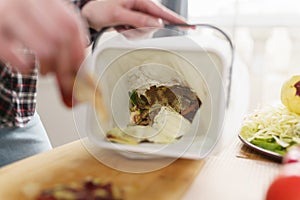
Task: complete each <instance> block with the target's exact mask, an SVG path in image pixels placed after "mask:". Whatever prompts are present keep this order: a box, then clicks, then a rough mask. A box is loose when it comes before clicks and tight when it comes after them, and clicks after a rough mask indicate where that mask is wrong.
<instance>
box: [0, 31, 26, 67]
mask: <svg viewBox="0 0 300 200" xmlns="http://www.w3.org/2000/svg"><path fill="white" fill-rule="evenodd" d="M0 44H1V45H0V60H2V61H3V62H7V63H9V64H10V65H11V66H15V67H16V68H17V69H18V70H20V71H24V72H25V71H27V70H28V68H29V67H28V65H29V63H28V62H27V61H26V59H24V57H22V56H21V55H20V53H19V52H18V51H17V50H16V48H14V47H15V46H14V45H13V42H12V41H11V40H8V39H7V38H6V37H5V36H4V35H2V34H0Z"/></svg>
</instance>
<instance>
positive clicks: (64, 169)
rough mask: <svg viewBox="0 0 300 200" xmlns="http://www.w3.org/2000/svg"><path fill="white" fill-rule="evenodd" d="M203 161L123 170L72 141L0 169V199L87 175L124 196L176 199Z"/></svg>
mask: <svg viewBox="0 0 300 200" xmlns="http://www.w3.org/2000/svg"><path fill="white" fill-rule="evenodd" d="M116 156H119V155H117V154H116ZM114 159H116V158H114ZM122 159H123V160H124V158H122ZM203 163H204V161H195V160H185V159H178V160H176V161H175V162H173V163H172V164H171V165H169V166H167V167H165V168H162V169H160V170H156V171H154V172H148V173H138V174H135V173H125V172H120V171H118V170H114V169H112V168H109V167H107V166H105V165H103V164H101V163H100V162H99V161H98V160H96V159H95V158H94V157H93V156H91V155H90V154H89V153H88V152H87V150H86V149H85V148H84V147H83V145H82V144H81V143H80V141H76V142H73V143H70V144H67V145H64V146H62V147H59V148H56V149H54V150H52V151H49V152H46V153H43V154H40V155H37V156H33V157H31V158H28V159H25V160H22V161H19V162H17V163H15V164H12V165H9V166H7V167H4V168H2V169H0V199H1V200H27V199H28V200H29V199H35V198H34V197H35V196H36V195H37V194H38V193H39V192H40V191H41V190H43V189H47V188H51V187H53V186H54V185H57V184H62V183H70V182H76V181H81V180H83V179H84V178H86V177H89V176H91V177H96V178H100V179H102V180H103V181H104V182H111V183H112V184H114V185H116V186H118V187H120V188H122V189H124V191H125V195H124V197H125V199H130V200H141V199H143V200H148V199H149V200H150V199H151V200H153V199H155V200H159V199H164V200H165V199H166V200H168V199H170V200H176V199H180V198H181V197H182V195H183V194H184V192H185V191H186V190H187V188H188V187H189V186H190V184H191V183H192V181H193V180H194V178H195V177H196V176H197V174H198V172H199V170H200V169H201V167H202V166H203Z"/></svg>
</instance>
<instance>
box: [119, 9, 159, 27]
mask: <svg viewBox="0 0 300 200" xmlns="http://www.w3.org/2000/svg"><path fill="white" fill-rule="evenodd" d="M115 17H116V18H115V19H114V20H115V21H116V22H118V23H120V24H130V25H132V26H134V27H137V28H140V27H162V24H161V23H160V21H159V19H158V18H154V17H152V16H150V15H147V14H144V13H141V12H138V11H132V10H127V9H120V10H119V14H118V15H116V16H115Z"/></svg>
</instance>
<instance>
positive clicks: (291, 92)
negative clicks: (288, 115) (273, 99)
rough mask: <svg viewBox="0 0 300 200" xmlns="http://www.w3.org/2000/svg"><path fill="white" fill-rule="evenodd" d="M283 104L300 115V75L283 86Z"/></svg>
mask: <svg viewBox="0 0 300 200" xmlns="http://www.w3.org/2000/svg"><path fill="white" fill-rule="evenodd" d="M281 102H282V103H283V105H285V106H286V107H287V109H289V110H290V111H291V112H295V113H297V114H300V75H297V76H293V77H292V78H290V79H289V80H288V81H286V82H285V83H284V84H283V85H282V88H281Z"/></svg>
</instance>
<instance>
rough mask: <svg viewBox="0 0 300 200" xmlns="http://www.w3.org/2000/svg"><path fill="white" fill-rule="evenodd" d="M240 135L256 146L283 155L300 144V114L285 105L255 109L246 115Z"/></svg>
mask: <svg viewBox="0 0 300 200" xmlns="http://www.w3.org/2000/svg"><path fill="white" fill-rule="evenodd" d="M240 135H241V136H242V137H243V138H245V139H246V140H247V141H249V142H251V143H252V144H254V145H256V146H259V147H262V148H264V149H268V150H271V151H274V152H277V153H279V154H281V155H283V154H285V153H286V151H287V150H288V149H289V148H290V147H291V146H294V145H297V144H300V115H298V114H296V113H293V112H290V111H289V110H288V109H287V108H286V107H284V106H283V105H276V106H269V107H266V108H264V109H261V110H255V111H254V112H253V113H251V114H249V115H247V116H246V117H245V119H244V121H243V124H242V128H241V132H240Z"/></svg>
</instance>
